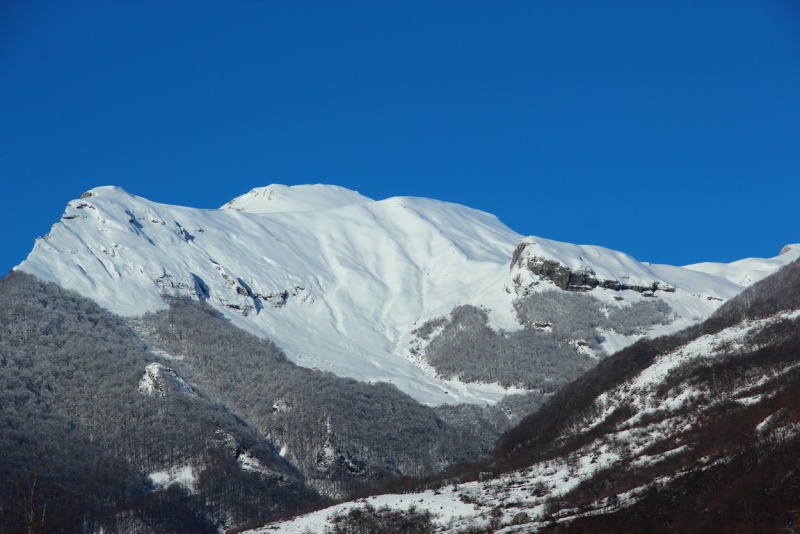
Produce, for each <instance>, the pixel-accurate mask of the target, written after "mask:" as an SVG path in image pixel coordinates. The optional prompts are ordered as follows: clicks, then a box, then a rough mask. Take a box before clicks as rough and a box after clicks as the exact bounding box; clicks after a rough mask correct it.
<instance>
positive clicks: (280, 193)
mask: <svg viewBox="0 0 800 534" xmlns="http://www.w3.org/2000/svg"><path fill="white" fill-rule="evenodd" d="M237 208H241V210H240V209H237ZM248 210H254V211H255V212H251V211H248ZM287 210H291V211H287ZM523 242H524V243H527V244H528V247H527V249H528V252H530V251H531V250H532V249H536V250H537V251H538V252H537V253H538V254H539V256H542V257H545V258H549V259H550V260H552V261H554V262H557V263H558V264H559V265H567V266H571V268H573V270H581V269H583V270H585V271H586V272H589V271H595V272H597V273H600V274H599V275H598V276H600V277H601V278H603V279H604V280H606V279H609V280H610V279H613V280H615V281H616V282H618V283H619V284H622V282H623V281H624V280H625V278H624V277H630V276H632V275H635V273H639V274H638V275H636V276H638V278H637V283H636V284H632V285H637V284H638V285H641V284H646V285H648V286H649V287H651V288H652V289H657V287H656V286H657V285H659V284H661V285H662V287H663V288H672V289H677V291H673V292H672V293H666V292H664V291H657V292H656V293H657V294H656V296H657V297H658V298H661V299H663V300H664V301H665V302H667V303H668V304H669V305H670V306H671V307H672V308H673V310H674V311H675V313H676V316H677V319H676V321H674V322H673V324H671V325H662V326H657V327H655V328H654V329H653V331H652V332H650V333H649V334H648V335H658V334H663V333H667V332H669V331H674V330H677V329H679V328H681V327H683V326H686V325H688V324H691V322H693V321H697V320H701V319H703V318H705V317H707V316H708V315H709V314H710V313H711V312H712V311H713V310H714V309H716V307H718V305H719V304H720V303H722V302H723V301H725V300H728V299H729V298H731V297H732V296H733V295H735V294H736V293H738V292H740V291H741V290H742V288H743V286H742V285H739V284H735V283H733V282H731V281H730V280H728V279H727V278H724V277H720V276H715V275H713V274H709V273H703V272H699V271H696V270H695V271H693V270H689V269H684V268H680V267H671V266H658V265H649V264H643V263H640V262H636V260H634V259H633V258H630V257H629V256H627V255H624V254H622V253H616V252H614V251H610V250H609V249H604V248H602V247H591V246H582V247H581V246H578V245H570V244H566V243H558V242H555V241H552V240H546V239H543V238H537V237H528V238H525V237H523V236H521V235H519V234H516V233H515V232H513V231H512V230H511V229H509V228H507V227H506V226H505V225H503V224H502V222H500V221H499V220H498V219H497V218H496V217H495V216H493V215H491V214H486V213H484V212H480V211H477V210H472V209H470V208H467V207H463V206H459V205H456V204H450V203H445V202H440V201H436V200H430V199H423V198H415V197H394V198H390V199H386V200H380V201H374V200H371V199H368V198H367V197H363V196H362V195H359V194H358V193H356V192H353V191H349V190H346V189H344V188H340V187H336V186H322V185H315V186H292V187H287V186H279V185H272V186H267V187H264V188H257V189H254V190H253V191H251V192H250V193H247V194H245V195H243V196H241V197H237V198H236V199H234V200H232V201H231V202H229V203H228V204H226V205H225V206H223V209H219V210H195V209H193V208H186V207H179V206H169V205H165V204H158V203H154V202H150V201H148V200H146V199H142V198H140V197H137V196H135V195H132V194H130V193H128V192H126V191H124V190H122V189H121V188H117V187H113V186H108V187H101V188H95V189H92V190H90V191H88V192H86V193H85V194H84V195H83V196H82V198H81V199H77V200H74V201H71V202H70V203H69V204H68V206H67V208H66V210H65V213H64V215H63V216H62V220H61V221H60V222H59V223H56V224H55V225H54V227H53V229H52V231H51V232H50V234H48V235H47V236H45V237H44V238H42V239H39V240H37V242H36V244H35V246H34V249H33V251H32V252H31V254H30V255H29V257H28V258H27V259H26V260H25V261H23V262H22V263H21V264H20V265H19V266H18V267H16V269H19V270H22V271H25V272H28V273H31V274H35V275H36V276H38V277H40V278H42V279H44V280H49V281H54V282H56V283H59V284H61V285H63V286H64V287H67V288H70V289H75V290H77V291H78V292H79V293H81V294H84V295H86V296H89V297H90V298H93V299H94V300H96V301H97V302H98V303H100V304H101V306H103V307H105V308H106V309H109V310H110V311H113V312H115V313H119V314H121V315H123V316H131V315H139V314H141V313H144V312H148V311H156V310H158V309H164V308H165V307H166V304H165V301H164V300H163V298H162V293H164V294H172V295H186V296H189V297H191V298H195V299H202V300H207V301H208V302H209V303H211V304H212V305H213V306H215V307H216V308H217V309H218V310H220V311H221V312H222V313H223V314H224V315H225V317H226V318H227V319H228V320H230V321H232V322H233V323H234V324H236V325H237V326H240V327H242V328H244V329H245V330H247V331H249V332H251V333H255V334H257V335H259V336H261V337H266V338H270V339H273V340H275V341H276V342H277V343H278V345H279V346H280V347H281V348H282V349H283V350H284V351H285V352H286V353H287V355H288V356H289V357H290V358H291V359H292V360H293V361H295V362H296V363H298V364H300V365H303V366H306V367H316V368H319V369H325V370H329V371H332V372H334V373H336V374H339V375H341V376H348V377H353V378H356V379H359V380H363V381H387V382H391V383H393V384H395V385H397V386H398V387H400V389H401V390H403V391H405V392H407V393H409V394H411V395H412V396H413V397H414V398H416V399H417V400H419V401H421V402H424V403H428V404H434V405H435V404H441V403H452V402H478V403H485V402H496V401H497V400H499V399H500V398H501V397H502V396H503V395H505V394H507V393H508V392H513V391H515V390H513V389H511V390H509V389H508V388H504V387H500V386H499V385H498V384H496V383H491V382H489V383H476V382H472V383H466V382H462V381H460V380H458V379H450V380H443V379H442V378H441V377H438V376H436V375H435V374H432V373H431V371H430V369H427V368H426V367H425V366H421V365H419V364H418V363H415V360H414V358H413V357H411V355H410V353H409V351H410V350H411V348H412V347H413V346H414V344H415V339H416V338H415V336H414V335H413V331H414V330H415V329H416V328H417V327H418V326H419V325H420V324H422V323H424V322H426V321H429V320H431V319H434V318H437V317H442V316H444V317H448V316H449V314H450V313H451V311H452V310H453V309H454V308H455V307H456V306H459V305H464V304H467V305H473V306H477V307H479V308H483V309H486V310H487V312H488V320H489V324H490V326H491V327H492V328H494V329H496V330H498V331H499V330H504V331H514V330H518V329H520V328H523V326H522V324H521V322H520V320H519V318H518V317H517V316H516V312H515V311H514V308H513V305H512V304H513V302H514V300H515V299H517V298H519V297H520V296H521V294H522V293H524V291H527V290H532V291H540V290H545V289H548V288H556V287H558V286H557V285H556V284H555V283H554V282H552V277H550V278H551V279H547V277H546V276H545V277H544V278H543V277H542V274H543V273H542V271H539V272H533V271H531V270H530V269H527V270H526V269H525V268H524V266H522V265H521V264H520V263H519V262H517V263H514V264H512V256H513V252H514V250H515V249H516V248H518V247H519V246H520V244H521V243H523ZM587 254H589V255H590V256H591V255H592V254H593V255H594V257H595V261H593V262H590V263H589V264H587V263H586V261H584V257H589V256H587ZM796 255H800V249H797V250H795V249H793V250H791V251H790V252H789V253H787V254H784V255H782V256H779V257H778V259H775V258H773V259H772V260H770V261H772V264H771V266H772V268H775V267H777V266H778V265H780V264H783V263H786V262H787V261H790V260H791V259H792V258H793V257H794V256H796ZM534 256H536V254H534ZM597 258H600V260H597ZM608 258H611V259H613V261H612V262H611V263H612V264H609V263H608V261H607V260H608ZM621 258H622V259H624V261H621ZM529 260H530V258H529ZM530 263H531V262H530V261H528V264H530ZM751 270H752V269H751ZM765 272H766V271H765ZM642 277H644V278H648V277H649V279H647V280H644V279H642V280H639V278H642ZM751 278H752V277H751ZM523 279H524V283H522V285H520V288H522V286H525V288H527V289H524V288H523V289H520V290H516V289H515V288H516V286H515V285H514V283H513V281H512V280H520V281H522V280H523ZM700 289H702V291H700ZM612 293H613V295H612ZM625 293H630V297H629V299H628V300H626V301H625V302H626V303H627V302H629V301H630V299H634V300H635V299H639V298H640V297H641V296H642V294H643V293H644V292H642V291H638V292H636V291H634V292H631V291H628V290H622V291H618V290H617V291H614V290H608V288H597V287H595V288H592V289H591V294H592V295H595V296H597V297H598V298H601V300H603V301H604V302H606V303H607V305H608V306H619V305H620V304H618V303H617V301H616V299H614V298H613V297H615V296H616V297H620V296H621V295H623V294H625ZM633 293H636V294H635V295H634V294H633ZM644 296H645V297H649V296H650V295H644ZM309 322H313V324H314V325H315V330H314V333H313V336H312V335H309V331H308V328H307V327H306V326H307V324H308V323H309ZM638 337H640V336H633V337H631V336H627V337H626V336H618V335H616V334H614V333H613V332H609V333H608V334H607V335H606V337H605V341H603V343H602V345H603V349H604V350H605V352H606V353H611V352H614V351H616V350H618V349H619V348H622V347H623V346H626V345H628V344H630V343H631V342H633V341H635V339H638Z"/></svg>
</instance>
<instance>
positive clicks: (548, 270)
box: [507, 241, 675, 296]
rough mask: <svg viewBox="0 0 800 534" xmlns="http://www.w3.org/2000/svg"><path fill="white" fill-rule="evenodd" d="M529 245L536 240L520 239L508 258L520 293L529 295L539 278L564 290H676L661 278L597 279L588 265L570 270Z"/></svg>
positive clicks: (516, 290)
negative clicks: (646, 280) (641, 280)
mask: <svg viewBox="0 0 800 534" xmlns="http://www.w3.org/2000/svg"><path fill="white" fill-rule="evenodd" d="M531 245H535V243H531V242H528V241H523V242H521V243H520V244H519V245H518V246H517V248H516V249H515V250H514V255H513V256H512V258H511V274H512V277H511V286H512V287H513V290H514V291H515V292H516V293H517V294H518V295H519V296H525V295H528V294H529V293H530V291H531V289H532V287H533V286H536V285H538V283H539V282H540V281H549V282H552V283H553V284H555V285H556V287H558V288H560V289H563V290H565V291H591V290H592V289H594V288H596V287H600V288H603V289H611V290H613V291H624V290H632V291H636V292H638V293H641V294H642V295H644V296H653V295H654V294H655V292H656V291H666V292H669V293H672V292H674V291H675V288H674V287H673V286H671V285H669V284H667V283H665V282H662V281H657V280H656V281H653V282H652V283H650V284H642V283H628V282H624V281H620V280H618V279H603V278H600V277H598V276H597V274H596V273H595V272H594V270H593V269H592V268H591V267H587V268H585V269H571V268H570V267H568V266H567V265H564V264H563V263H561V262H560V261H558V260H556V259H552V258H547V257H543V256H537V255H533V254H531V253H530V252H531V251H530V249H529V247H531ZM623 278H624V277H623ZM508 289H509V288H508V287H507V290H508Z"/></svg>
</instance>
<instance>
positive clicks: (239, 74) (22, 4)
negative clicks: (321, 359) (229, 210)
mask: <svg viewBox="0 0 800 534" xmlns="http://www.w3.org/2000/svg"><path fill="white" fill-rule="evenodd" d="M0 174H1V175H2V176H0V178H1V181H0V184H1V185H0V187H2V193H3V200H4V202H3V206H2V209H0V238H1V239H2V246H1V247H0V271H2V272H5V271H7V270H8V269H10V268H11V267H12V266H14V265H16V264H18V263H19V262H20V261H22V260H23V259H24V258H25V256H26V255H27V253H28V251H29V250H30V248H31V247H32V245H33V241H34V239H35V238H36V237H37V236H39V235H43V234H45V233H46V232H47V231H48V230H49V228H50V226H51V225H52V224H53V223H55V222H56V221H57V220H58V219H59V217H60V215H61V213H62V212H63V208H64V206H65V205H66V203H67V202H68V201H69V200H71V199H74V198H77V197H78V196H80V194H81V193H82V192H84V191H85V190H87V189H89V188H91V187H95V186H99V185H110V184H113V185H119V186H122V187H124V188H125V189H127V190H129V191H130V192H132V193H135V194H137V195H140V196H143V197H146V198H149V199H151V200H155V201H158V202H164V203H172V204H182V205H189V206H195V207H202V208H215V207H218V206H220V205H222V204H224V203H225V202H227V201H228V200H230V199H231V198H233V197H235V196H238V195H240V194H242V193H245V192H246V191H248V190H250V189H251V188H253V187H256V186H261V185H267V184H269V183H284V184H290V185H291V184H301V183H332V184H337V185H341V186H345V187H348V188H351V189H355V190H357V191H359V192H361V193H362V194H365V195H367V196H370V197H372V198H376V199H381V198H386V197H390V196H397V195H414V196H426V197H432V198H437V199H440V200H447V201H451V202H457V203H461V204H465V205H468V206H471V207H474V208H478V209H481V210H484V211H488V212H491V213H494V214H495V215H497V216H498V217H499V218H500V219H501V220H502V221H503V222H505V223H506V224H507V225H508V226H510V227H511V228H512V229H514V230H516V231H517V232H520V233H523V234H534V235H540V236H543V237H547V238H551V239H557V240H562V241H569V242H573V243H587V244H598V245H603V246H606V247H611V248H614V249H618V250H622V251H625V252H627V253H629V254H631V255H633V256H634V257H636V258H637V259H640V260H643V261H651V262H659V263H672V264H686V263H692V262H698V261H732V260H735V259H739V258H742V257H747V256H767V257H768V256H773V255H775V254H776V253H777V251H778V250H779V249H780V248H781V246H783V245H784V244H787V243H793V242H800V216H799V215H800V211H799V210H798V200H800V3H798V2H794V1H777V0H776V1H768V0H764V1H759V2H754V1H745V2H737V1H735V0H725V1H719V2H711V1H709V2H702V1H691V2H681V1H670V2H665V1H652V2H647V1H635V2H633V1H632V2H614V1H609V2H596V1H577V0H576V1H559V2H556V1H528V2H516V1H506V2H488V1H485V2H475V1H458V2H455V1H443V2H431V1H425V2H414V1H404V2H399V1H397V2H390V1H387V2H366V1H365V2H328V1H325V2H322V1H320V2H302V1H292V2H283V1H281V2H277V1H274V2H267V1H259V2H247V1H237V2H222V1H207V2H203V1H192V2H189V1H186V2H181V1H171V2H163V1H157V2H147V1H142V0H138V1H135V2H134V1H131V2H125V1H122V0H117V1H114V2H101V1H96V2H84V1H80V0H72V1H70V2H51V1H47V2H39V1H36V0H25V1H9V0H5V1H2V2H0Z"/></svg>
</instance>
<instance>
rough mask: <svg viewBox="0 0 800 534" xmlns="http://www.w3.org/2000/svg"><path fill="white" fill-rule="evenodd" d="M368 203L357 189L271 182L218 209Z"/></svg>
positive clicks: (308, 207) (313, 208)
mask: <svg viewBox="0 0 800 534" xmlns="http://www.w3.org/2000/svg"><path fill="white" fill-rule="evenodd" d="M368 202H373V200H372V199H371V198H368V197H365V196H364V195H361V194H359V193H358V192H357V191H352V190H350V189H346V188H344V187H339V186H336V185H326V184H312V185H293V186H287V185H282V184H272V185H268V186H266V187H256V188H255V189H252V190H251V191H250V192H249V193H246V194H244V195H241V196H238V197H236V198H234V199H233V200H231V201H230V202H228V203H227V204H225V205H224V206H222V208H220V209H234V210H238V211H246V212H248V213H281V212H292V211H293V212H297V211H322V210H329V209H335V208H341V207H343V206H350V205H352V204H365V203H368Z"/></svg>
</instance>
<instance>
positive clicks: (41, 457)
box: [0, 272, 542, 532]
mask: <svg viewBox="0 0 800 534" xmlns="http://www.w3.org/2000/svg"><path fill="white" fill-rule="evenodd" d="M0 302H2V303H3V306H2V307H0V408H2V412H1V413H2V419H1V420H0V455H1V457H0V458H1V459H0V479H2V480H3V484H2V485H0V512H2V514H0V517H2V527H1V528H2V531H3V532H15V531H16V529H18V528H21V526H22V524H23V522H24V521H25V519H26V518H25V513H23V512H24V511H23V510H22V509H21V508H20V507H19V506H18V505H17V502H16V500H17V496H18V494H19V493H21V492H24V491H30V490H31V489H32V486H33V484H34V482H35V484H36V488H37V489H36V490H35V492H34V493H35V497H36V498H35V499H34V500H35V501H36V502H37V506H39V507H40V508H39V509H40V510H42V509H43V507H44V504H45V503H47V513H46V515H45V518H44V526H45V528H46V529H52V530H53V531H63V532H75V531H78V530H81V529H83V528H90V529H98V528H101V527H103V528H109V529H112V530H115V531H120V532H187V531H192V532H203V531H209V532H211V531H215V530H216V529H217V528H218V527H221V526H223V525H224V526H227V527H236V526H242V525H245V524H248V523H250V522H252V521H254V520H258V519H260V520H266V519H268V518H270V517H276V516H279V515H282V514H285V513H289V512H291V511H293V510H297V509H300V508H302V507H305V506H307V505H310V504H312V503H319V502H323V501H324V499H325V498H326V496H328V497H344V496H346V495H348V494H349V493H351V492H352V491H355V490H358V489H363V488H368V487H371V486H372V485H374V484H376V483H377V482H378V481H379V480H381V479H383V478H385V477H400V476H406V477H413V476H427V475H431V474H435V473H437V472H440V471H442V470H444V469H447V468H449V467H452V466H454V465H456V464H459V463H463V462H468V461H475V460H477V459H479V458H481V457H483V456H485V455H487V454H488V453H489V452H490V451H491V449H492V447H493V444H494V440H495V439H496V437H497V436H498V435H500V433H501V432H503V431H504V430H505V429H507V428H508V426H509V425H510V423H511V422H512V421H513V420H515V419H519V417H521V416H522V415H524V414H525V413H528V412H530V411H531V410H533V409H535V407H536V406H538V404H539V403H540V400H541V398H542V396H541V394H538V393H536V394H533V395H531V396H529V397H521V396H512V397H510V398H509V399H508V400H507V401H505V402H503V403H501V404H500V405H497V406H494V407H490V408H481V407H478V406H475V405H460V406H440V407H437V408H431V407H426V406H423V405H421V404H419V403H417V402H416V401H414V400H413V399H411V398H410V397H409V396H408V395H406V394H405V393H402V392H400V391H399V390H398V389H397V388H395V387H394V386H392V385H390V384H385V383H376V384H368V383H362V382H357V381H355V380H352V379H347V378H341V377H337V376H335V375H333V374H331V373H326V372H321V371H317V370H312V369H306V368H301V367H298V366H296V365H294V364H292V363H291V362H289V361H288V360H287V359H286V357H285V355H284V354H283V353H282V352H281V351H280V350H278V349H277V348H276V347H275V345H274V344H273V343H272V342H270V341H266V340H262V339H259V338H257V337H255V336H253V335H251V334H248V333H246V332H244V331H242V330H240V329H238V328H236V327H234V326H233V325H231V324H230V323H228V322H227V321H226V320H225V319H223V318H222V317H221V316H220V315H219V313H218V312H216V311H214V310H213V309H211V308H210V307H209V306H207V305H205V304H204V303H202V302H191V301H189V300H188V299H180V298H178V299H172V300H171V301H170V308H169V309H168V310H165V311H163V312H158V313H155V314H147V315H145V316H143V317H140V318H136V319H126V320H123V319H121V318H118V317H116V316H114V315H112V314H110V313H108V312H106V311H104V310H102V309H101V308H100V307H99V306H97V305H96V304H95V303H94V302H92V301H90V300H88V299H85V298H83V297H80V296H79V295H77V294H75V293H74V292H71V291H68V290H65V289H63V288H61V287H59V286H57V285H55V284H52V283H43V282H41V281H39V280H37V279H36V278H34V277H33V276H31V275H27V274H24V273H19V272H12V273H10V274H9V275H7V276H6V277H5V278H3V280H2V282H0ZM29 515H30V514H29ZM37 521H40V520H37Z"/></svg>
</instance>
